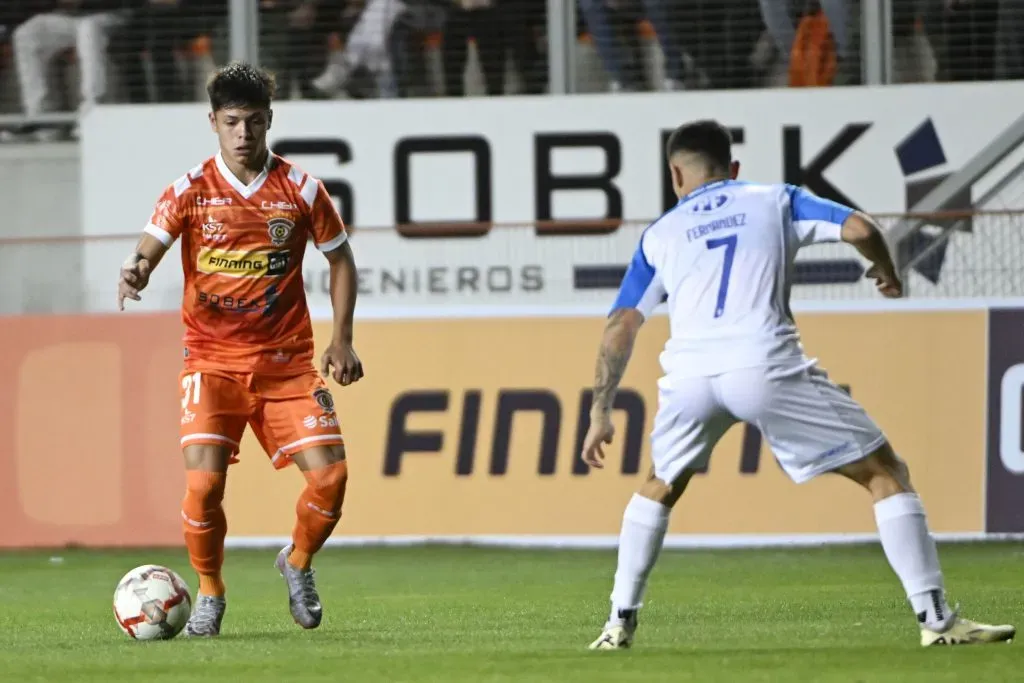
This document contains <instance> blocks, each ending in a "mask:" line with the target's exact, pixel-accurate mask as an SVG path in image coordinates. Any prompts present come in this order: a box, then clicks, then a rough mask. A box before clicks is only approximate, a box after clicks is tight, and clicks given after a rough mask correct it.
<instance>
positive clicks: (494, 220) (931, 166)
mask: <svg viewBox="0 0 1024 683" xmlns="http://www.w3.org/2000/svg"><path fill="white" fill-rule="evenodd" d="M1015 98H1016V100H1019V101H1017V105H1018V106H1013V100H1014V99H1015ZM1022 109H1024V93H1022V92H1020V91H1019V89H1009V90H1008V89H1007V88H1006V87H1005V86H1004V85H1002V84H994V83H979V84H956V85H920V86H909V85H908V86H900V87H899V88H878V89H875V88H835V89H827V90H813V89H790V90H777V91H767V92H766V91H757V92H715V93H652V94H637V95H630V96H624V97H608V96H602V95H578V96H570V97H550V98H515V97H510V98H483V99H473V100H441V99H439V100H424V101H416V102H411V101H374V102H352V101H345V102H342V101H332V102H295V103H293V102H282V103H280V104H277V105H276V106H275V118H274V126H273V128H272V130H271V146H272V148H273V149H274V150H275V151H276V152H278V153H281V154H283V155H286V156H288V157H289V158H290V159H292V160H293V161H295V162H296V163H298V164H299V165H300V166H302V167H303V168H304V169H305V170H307V171H308V172H310V173H312V174H314V175H315V176H317V177H319V178H321V179H322V180H323V181H324V183H325V184H326V186H327V187H328V189H329V190H330V192H331V193H332V195H333V196H334V198H335V199H336V201H337V202H338V204H339V206H340V208H341V211H342V214H343V216H344V217H345V218H346V221H347V222H348V223H349V224H350V225H352V226H353V227H354V228H355V230H356V234H357V237H356V238H355V240H354V241H353V244H354V245H356V247H357V251H358V256H359V263H360V267H361V268H362V277H361V287H362V291H363V295H364V297H365V299H364V304H365V305H367V306H370V307H373V308H379V309H382V310H385V311H387V310H398V309H408V308H438V307H445V306H452V305H460V306H464V305H474V306H486V307H489V308H491V309H495V310H500V309H510V308H515V307H524V306H527V307H529V306H537V305H542V306H553V307H560V308H566V307H571V306H578V305H581V304H584V305H586V304H594V305H604V304H605V303H606V302H607V301H608V300H609V299H610V298H611V293H610V291H609V290H610V289H614V287H615V285H616V284H617V279H618V277H620V276H621V272H622V269H623V268H624V266H625V264H626V263H627V262H628V260H629V257H630V255H631V253H632V250H633V248H634V247H635V245H636V242H637V239H638V237H639V235H640V232H641V231H642V229H643V227H644V226H645V225H646V223H647V222H648V221H650V220H652V219H653V218H655V217H657V216H658V215H659V214H661V213H662V211H664V210H665V209H666V207H668V206H671V205H672V203H673V202H674V198H673V197H672V192H671V187H670V184H669V181H668V176H667V170H666V168H665V163H664V159H663V157H664V154H663V149H664V143H665V139H666V136H667V135H668V133H669V132H670V131H671V130H672V129H673V128H674V127H675V126H677V125H679V124H680V123H682V122H684V121H686V120H692V119H696V118H701V117H715V118H718V119H720V120H722V121H723V122H724V123H726V124H727V125H729V126H730V127H731V128H732V129H733V133H734V136H735V139H736V146H735V155H736V157H737V158H738V159H739V160H740V161H741V162H742V175H743V177H744V178H747V179H751V180H757V181H760V182H788V183H793V184H796V185H802V186H805V187H807V188H809V189H810V190H812V191H813V192H815V193H817V194H820V195H822V196H826V197H829V198H832V199H836V200H839V201H842V202H844V203H848V204H851V205H853V206H855V207H858V208H862V209H865V210H867V211H870V212H874V213H879V212H880V213H887V214H902V213H905V212H907V211H912V210H913V209H914V206H915V204H916V202H917V201H918V200H919V199H920V198H921V197H922V196H924V194H926V193H927V191H929V190H930V189H932V188H933V187H935V185H936V184H937V183H939V182H941V181H942V180H943V179H944V178H945V177H947V176H948V175H949V174H950V173H952V172H955V171H956V170H958V169H959V168H961V167H962V166H963V165H965V164H966V163H967V162H969V161H970V160H971V158H972V157H973V156H974V155H976V154H977V153H978V152H979V151H980V150H981V149H982V148H983V147H984V146H985V145H986V144H988V143H989V142H990V141H991V140H992V139H994V138H995V137H996V136H998V134H999V133H1000V132H1001V131H1002V130H1003V129H1005V128H1006V127H1007V126H1008V125H1010V124H1011V123H1012V122H1013V121H1014V120H1015V119H1016V117H1017V115H1018V112H1019V111H1021V110H1022ZM143 112H144V113H143ZM964 121H971V125H963V122H964ZM81 129H82V157H81V158H82V182H83V186H82V208H83V221H84V231H85V234H86V236H91V237H98V236H101V235H109V234H111V233H114V234H124V235H126V236H133V237H134V236H135V235H137V234H138V232H139V231H140V230H141V228H142V227H143V226H144V225H145V223H146V221H147V219H148V217H149V216H150V214H151V213H152V209H153V203H154V202H155V200H156V198H157V197H158V196H159V194H160V192H161V191H162V190H163V188H164V187H166V186H167V185H169V184H170V183H171V182H173V181H174V179H175V178H177V177H179V176H181V175H182V174H184V173H185V172H186V171H187V170H188V169H190V168H192V167H194V166H195V165H196V164H197V163H198V162H199V161H201V160H202V159H205V158H207V157H209V156H210V155H211V154H212V153H213V152H214V151H215V145H216V138H215V137H214V136H213V134H212V132H211V131H210V129H209V124H208V122H207V112H206V106H205V105H203V104H188V105H178V106H168V107H162V108H159V109H151V108H146V109H144V110H139V109H138V108H135V107H131V106H123V105H118V106H116V107H98V108H96V109H93V110H90V111H89V112H88V113H87V114H86V115H85V116H84V118H83V121H82V126H81ZM154 131H159V132H160V135H161V137H162V138H163V139H170V140H174V141H175V144H174V145H171V146H165V147H161V151H160V154H159V155H157V156H153V157H152V158H147V159H146V161H145V163H138V164H135V165H133V166H132V167H131V170H130V172H126V164H128V163H130V162H128V161H127V159H130V158H131V155H133V154H134V153H135V150H138V149H146V148H148V146H149V145H150V144H151V142H152V136H153V134H154V133H153V132H154ZM974 199H975V198H974V197H973V195H972V193H971V192H967V193H965V194H964V195H963V196H961V197H959V198H957V201H956V202H955V203H954V204H955V205H952V206H950V207H949V208H950V209H954V210H970V209H973V208H979V207H975V204H974ZM986 220H988V219H985V218H976V219H974V223H972V222H971V221H967V225H966V227H965V228H964V229H963V230H961V231H960V232H958V233H957V234H956V235H955V236H954V237H953V238H952V240H951V241H950V244H949V247H948V249H945V248H943V249H940V250H939V251H940V252H941V253H940V254H939V255H938V256H936V257H934V258H932V259H930V260H929V261H928V264H927V267H926V268H923V269H922V270H921V272H918V273H915V275H914V276H913V277H914V281H913V282H912V283H911V285H912V287H913V288H914V291H915V292H918V293H919V294H927V295H935V296H966V295H980V294H989V295H991V294H993V292H983V291H981V290H980V289H979V287H981V286H982V285H981V284H979V283H980V280H978V279H975V278H970V277H964V278H957V277H955V274H954V277H952V279H951V278H950V277H948V276H947V274H946V272H944V271H943V268H942V266H943V263H944V262H945V261H949V262H950V263H953V264H954V266H955V267H954V268H952V270H954V271H958V270H962V269H963V267H964V266H963V264H968V265H967V267H971V266H970V264H975V267H976V265H977V264H980V263H989V262H991V261H992V260H993V258H997V256H994V255H998V254H1000V253H1009V252H1011V251H1013V250H1012V249H1011V248H1010V247H1009V246H1008V245H1007V244H1006V243H1005V241H1006V240H1018V241H1021V240H1024V237H1021V236H1020V231H1019V230H1016V231H1007V230H1001V229H999V230H996V229H994V228H993V229H989V227H990V226H987V225H986V224H985V221H986ZM595 221H596V222H595ZM396 226H397V227H396ZM439 226H440V227H442V228H447V229H448V230H447V231H448V233H449V235H448V236H437V235H438V233H437V229H438V227H439ZM506 226H509V227H506ZM920 237H921V239H923V240H924V241H923V242H922V241H921V240H918V242H915V245H916V246H915V248H924V247H926V246H927V244H925V242H927V241H928V237H927V234H921V235H920ZM1014 244H1016V243H1014ZM912 246H913V245H912ZM127 248H130V245H122V244H120V243H118V242H109V241H103V242H96V243H89V244H87V245H86V246H85V247H84V257H85V258H84V263H85V266H84V269H85V270H84V273H83V277H84V278H85V280H86V284H87V286H86V287H85V288H84V290H83V291H87V292H88V293H89V294H88V299H89V302H88V307H87V310H91V311H105V310H110V307H111V303H110V302H111V301H112V300H113V296H112V291H113V282H112V281H111V276H110V272H111V264H117V263H120V262H121V260H122V259H123V257H124V251H125V250H126V249H127ZM118 249H120V251H119V250H118ZM947 252H948V255H947ZM311 256H314V255H313V254H311ZM800 259H801V261H802V263H803V266H802V271H801V282H803V284H802V285H801V286H799V287H797V288H796V289H795V290H794V296H796V297H798V298H812V299H836V298H864V297H870V296H871V294H872V289H871V286H870V284H868V283H864V282H863V280H862V279H861V275H862V274H863V268H862V265H863V264H862V263H861V262H860V261H859V260H858V259H857V258H856V257H855V255H854V254H853V252H852V251H851V250H849V249H844V248H843V247H842V246H839V245H828V246H824V247H816V248H811V249H807V250H805V251H804V252H802V254H801V257H800ZM167 271H172V272H167ZM324 272H325V271H324V265H323V263H322V259H319V257H317V259H314V258H310V259H309V260H308V272H307V276H308V277H307V280H308V282H307V286H308V288H309V291H310V297H311V300H312V301H313V304H314V306H323V305H326V303H327V297H326V293H325V292H324V291H323V287H322V286H321V284H320V283H321V282H322V280H323V277H324ZM179 279H180V278H178V277H177V274H176V273H175V272H173V269H163V270H161V271H158V272H157V274H156V276H155V280H154V287H155V289H156V290H157V291H165V292H168V293H169V294H168V296H166V297H165V296H156V297H153V298H152V300H151V301H149V302H147V303H146V305H145V306H144V310H168V309H169V308H171V307H173V304H165V303H164V302H165V301H171V302H173V301H174V296H173V293H174V292H175V291H176V290H175V287H176V286H177V282H178V280H179ZM972 288H973V289H972ZM975 290H977V291H975Z"/></svg>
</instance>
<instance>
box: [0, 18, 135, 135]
mask: <svg viewBox="0 0 1024 683" xmlns="http://www.w3.org/2000/svg"><path fill="white" fill-rule="evenodd" d="M49 5H50V6H49V7H48V8H47V11H44V12H42V13H39V14H36V15H34V16H32V17H31V18H30V19H28V20H27V21H25V22H24V23H23V24H21V25H20V26H18V28H16V29H15V30H14V34H13V36H12V44H13V48H14V61H15V65H16V67H17V71H18V80H19V82H20V84H21V100H22V107H23V110H24V112H25V114H27V115H29V116H34V115H38V114H40V113H42V112H43V110H44V107H45V105H46V104H47V100H48V98H49V97H50V96H51V93H50V87H49V81H48V79H47V72H48V69H49V66H50V64H51V63H52V61H53V59H54V58H55V57H57V55H59V54H61V53H62V52H64V51H66V50H68V49H71V48H74V49H75V54H76V55H77V57H78V65H79V69H80V72H81V74H80V78H81V97H82V105H83V106H89V105H93V104H95V103H97V102H99V101H101V100H103V98H104V97H105V96H106V95H107V60H106V55H107V42H108V34H109V32H110V30H111V29H112V28H113V27H115V26H117V25H118V24H120V23H122V22H123V21H124V12H123V10H124V8H125V7H126V2H125V0H56V1H55V2H53V3H49ZM42 136H43V137H48V136H50V133H49V132H44V133H42Z"/></svg>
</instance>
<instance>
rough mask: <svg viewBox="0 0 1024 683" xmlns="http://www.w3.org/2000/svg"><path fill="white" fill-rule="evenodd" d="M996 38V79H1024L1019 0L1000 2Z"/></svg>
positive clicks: (1022, 12) (1023, 12)
mask: <svg viewBox="0 0 1024 683" xmlns="http://www.w3.org/2000/svg"><path fill="white" fill-rule="evenodd" d="M998 23H999V28H998V29H997V30H998V35H997V36H996V78H999V79H1007V80H1017V79H1024V41H1022V38H1024V6H1022V3H1021V1H1020V0H1000V2H999V21H998Z"/></svg>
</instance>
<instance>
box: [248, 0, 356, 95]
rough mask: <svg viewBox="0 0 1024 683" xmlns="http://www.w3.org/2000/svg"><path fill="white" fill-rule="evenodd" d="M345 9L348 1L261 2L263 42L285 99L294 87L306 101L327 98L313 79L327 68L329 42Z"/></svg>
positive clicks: (264, 49) (286, 0)
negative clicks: (329, 37)
mask: <svg viewBox="0 0 1024 683" xmlns="http://www.w3.org/2000/svg"><path fill="white" fill-rule="evenodd" d="M345 6H346V1H345V0H260V42H261V44H262V45H263V46H264V48H263V54H264V56H265V59H266V61H267V62H268V63H269V64H270V65H271V66H272V68H273V69H274V71H275V74H276V76H277V80H278V87H279V89H280V90H279V92H281V94H282V96H283V97H288V95H289V94H290V93H291V92H292V90H293V86H295V87H296V88H297V89H298V93H299V96H300V97H301V98H303V99H316V98H320V97H323V93H321V92H320V91H319V90H317V89H316V88H315V87H314V86H313V79H314V78H316V77H317V75H318V74H320V73H321V72H322V71H323V70H324V67H325V66H326V64H327V57H328V43H327V39H328V36H329V35H330V34H331V33H332V32H333V31H334V30H335V28H336V27H337V25H338V18H339V17H340V16H341V15H342V12H343V11H344V9H345Z"/></svg>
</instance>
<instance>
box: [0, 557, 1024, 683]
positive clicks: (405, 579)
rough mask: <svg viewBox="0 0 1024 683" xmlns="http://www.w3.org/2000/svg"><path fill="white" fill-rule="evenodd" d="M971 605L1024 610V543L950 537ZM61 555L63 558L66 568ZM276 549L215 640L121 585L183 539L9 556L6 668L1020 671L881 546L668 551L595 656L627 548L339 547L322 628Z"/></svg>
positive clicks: (802, 675) (233, 562) (76, 671)
mask: <svg viewBox="0 0 1024 683" xmlns="http://www.w3.org/2000/svg"><path fill="white" fill-rule="evenodd" d="M940 552H941V554H942V558H943V563H944V568H945V571H946V575H947V583H948V588H949V590H950V598H951V600H952V601H954V602H955V601H957V600H959V601H962V602H963V603H964V608H965V614H966V615H967V616H973V617H976V618H978V619H980V620H985V621H990V622H998V623H1005V622H1009V623H1017V624H1018V625H1019V624H1020V622H1021V620H1022V619H1021V617H1022V600H1021V589H1020V577H1021V560H1022V555H1024V550H1022V547H1021V546H1020V545H1019V544H1015V545H1009V544H1007V545H994V544H991V545H947V546H943V547H942V548H941V549H940ZM53 555H59V556H61V557H62V558H63V561H62V562H52V561H51V560H50V558H51V556H53ZM274 556H275V551H274V550H272V549H267V550H260V551H253V550H244V551H242V550H234V551H228V558H227V564H226V567H225V571H226V578H227V582H228V611H227V615H226V617H225V621H224V627H223V634H222V636H221V637H220V638H219V639H216V640H204V641H194V640H186V639H185V638H182V637H179V638H177V639H175V640H172V641H168V642H149V643H142V642H134V641H132V640H130V639H129V638H127V637H126V636H125V635H123V634H122V633H121V632H120V630H119V629H118V628H117V625H116V624H115V622H114V619H113V617H112V615H111V598H112V595H113V590H114V585H115V584H116V582H117V580H118V579H119V578H120V577H121V575H122V574H123V573H124V572H126V571H127V570H128V569H131V568H132V567H134V566H136V565H139V564H144V563H150V562H153V563H159V564H166V565H168V566H170V567H171V568H173V569H175V570H177V571H178V572H179V573H181V574H182V575H183V576H184V577H185V579H186V581H188V582H189V585H190V587H191V588H192V589H193V591H194V590H195V585H196V579H195V576H194V574H192V572H191V569H190V568H189V566H188V562H187V559H186V557H185V554H184V552H181V551H136V550H133V551H116V552H99V551H84V550H73V551H56V552H45V553H39V552H31V553H29V552H24V553H22V552H6V553H0V680H5V681H18V683H27V682H30V681H73V682H75V683H86V682H89V681H96V682H102V683H118V682H120V681H126V682H127V681H131V682H132V683H135V682H136V681H140V680H145V681H150V682H162V681H167V682H170V681H174V682H175V683H186V682H190V681H219V682H225V681H228V682H231V683H234V682H237V683H248V682H250V681H252V682H254V683H255V682H262V681H267V682H273V683H280V682H281V681H324V682H327V681H331V682H334V681H355V682H363V681H389V682H398V681H444V682H445V683H459V682H463V681H464V682H467V683H468V682H473V683H481V682H483V681H558V682H560V683H561V682H570V681H586V682H588V683H592V682H595V681H615V682H617V683H618V682H621V681H643V682H645V683H649V682H652V681H673V682H677V681H702V682H706V681H730V682H736V681H786V682H791V681H816V682H817V681H842V682H843V683H850V682H855V681H871V682H875V681H927V682H928V683H935V682H936V681H1010V680H1020V679H1021V676H1024V674H1022V673H1021V671H1022V662H1024V653H1022V652H1021V650H1020V648H1021V647H1024V644H1021V643H1011V644H997V645H987V646H977V647H975V646H970V647H960V648H955V647H954V648H941V649H929V650H925V649H922V648H920V646H919V645H918V636H917V629H916V625H915V623H914V618H913V615H912V614H911V613H910V610H909V608H908V607H907V606H906V604H905V602H904V600H903V595H902V590H901V588H900V586H899V584H898V582H897V581H896V578H895V576H893V575H892V574H891V571H890V569H889V567H888V565H887V564H886V563H885V560H884V557H883V555H882V552H881V550H880V548H878V547H876V546H864V547H841V548H822V549H813V550H758V551H750V550H732V551H714V552H711V551H666V552H665V553H664V554H663V555H662V558H661V561H660V563H659V565H658V566H657V568H656V569H655V570H654V575H653V577H652V585H651V588H650V590H649V593H648V596H647V606H646V607H645V609H644V611H643V612H642V615H641V624H640V631H639V634H638V640H637V642H636V644H635V646H634V648H633V649H632V650H630V651H626V652H589V651H587V650H586V646H587V644H588V643H589V642H590V641H591V640H593V639H594V638H595V637H596V636H597V635H598V632H599V628H600V626H601V624H602V623H603V621H604V618H605V617H606V616H607V607H608V606H607V595H608V593H609V591H610V587H611V583H610V582H611V577H612V572H613V570H614V553H612V552H606V551H602V552H597V551H571V552H570V551H524V550H492V549H480V548H455V547H447V548H446V547H416V548H351V549H349V548H337V549H329V550H325V551H324V552H323V553H322V554H321V556H320V557H319V558H318V561H317V563H316V565H315V566H316V568H317V570H318V573H317V578H318V582H319V585H320V589H321V597H322V599H323V602H324V609H325V617H324V623H323V625H322V626H321V628H320V629H319V630H316V631H310V632H305V631H302V630H301V629H300V628H299V627H297V626H296V625H295V624H294V623H293V622H292V620H291V617H290V615H289V614H288V606H287V596H286V592H285V588H284V584H283V581H282V580H281V579H280V578H279V577H278V575H277V573H276V571H275V570H274V569H273V567H272V565H273V561H274Z"/></svg>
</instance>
